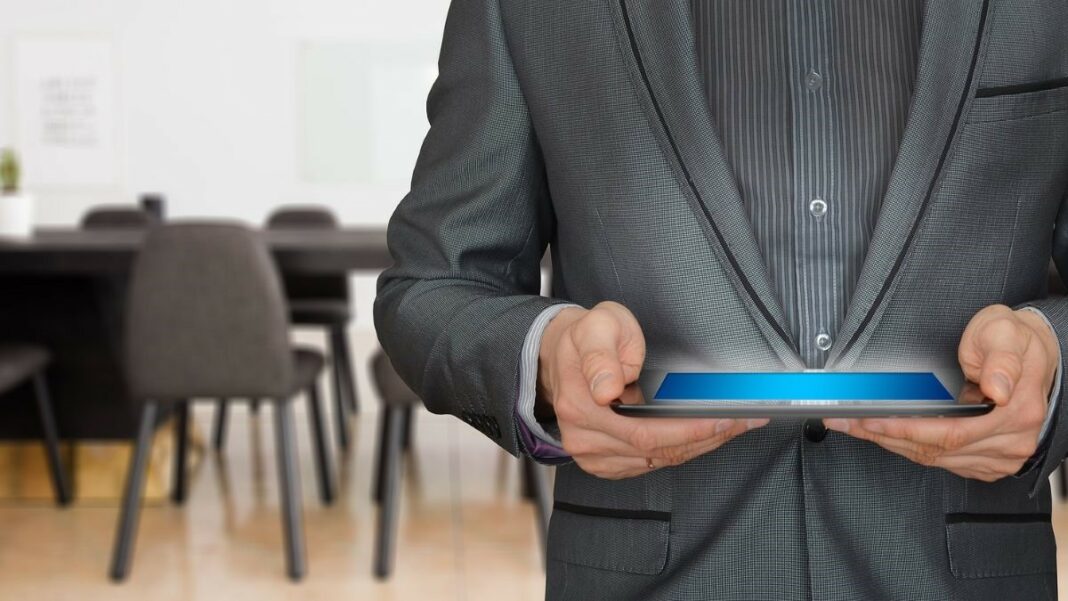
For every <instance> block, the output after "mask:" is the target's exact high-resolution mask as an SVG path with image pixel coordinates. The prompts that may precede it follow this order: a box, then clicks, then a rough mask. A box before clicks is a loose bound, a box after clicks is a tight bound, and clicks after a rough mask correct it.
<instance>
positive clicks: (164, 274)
mask: <svg viewBox="0 0 1068 601" xmlns="http://www.w3.org/2000/svg"><path fill="white" fill-rule="evenodd" d="M286 313H287V307H286V303H285V298H284V297H283V295H282V286H281V282H280V280H279V277H278V274H277V272H276V269H275V266H274V263H273V261H272V258H271V256H270V255H269V254H268V251H267V248H266V246H265V244H264V242H263V239H262V237H261V236H260V235H258V234H257V233H255V232H253V231H251V230H249V229H247V228H245V227H242V226H239V225H227V224H208V223H202V224H183V225H163V226H159V227H157V228H154V229H152V230H150V231H149V233H148V234H147V236H146V241H145V245H144V247H143V249H142V251H141V253H140V255H139V257H138V259H137V261H136V264H135V266H134V270H133V276H132V281H131V284H130V292H129V303H128V315H127V322H126V368H127V372H128V373H127V378H128V381H129V386H130V391H131V397H132V398H133V399H135V400H137V401H139V402H140V403H142V406H141V422H140V427H139V429H138V432H137V442H136V448H135V451H134V456H133V458H132V460H131V462H130V467H129V473H128V476H127V482H126V490H125V494H124V497H123V503H122V511H121V515H120V519H119V525H118V530H117V533H116V537H115V549H114V554H113V557H112V564H111V571H110V574H111V577H112V578H113V579H114V580H116V581H119V580H122V579H124V578H125V577H126V576H127V574H128V573H129V570H130V564H131V559H132V552H133V545H134V539H135V537H136V529H137V523H138V519H139V513H140V506H141V500H140V497H141V493H142V490H143V488H144V478H145V468H146V464H147V460H148V454H149V450H150V446H151V441H152V432H153V429H154V427H155V425H156V421H157V415H158V412H159V411H160V409H161V408H172V409H173V410H174V411H175V412H176V417H177V419H176V420H175V436H176V439H177V440H176V442H177V444H176V447H177V451H176V454H175V471H174V474H175V477H174V483H173V490H172V495H171V498H172V500H173V501H174V502H176V503H179V504H180V503H182V502H183V501H184V499H185V492H186V473H185V472H186V466H185V460H186V453H185V446H186V441H187V439H188V431H187V429H188V422H189V403H190V400H191V399H195V398H205V397H207V398H229V399H234V398H244V399H268V400H269V401H270V402H271V403H272V404H273V409H274V422H275V437H276V443H275V444H276V447H277V451H278V457H277V461H278V476H279V492H280V495H281V507H282V527H283V534H284V538H285V546H286V567H287V573H288V575H289V577H290V578H291V579H292V580H299V579H301V578H302V577H303V576H304V573H305V569H306V566H305V563H306V562H305V554H304V532H303V521H302V520H303V518H302V510H301V501H300V486H299V474H298V467H297V466H298V463H297V459H298V457H297V448H296V441H295V433H294V424H293V406H292V402H291V401H292V399H293V398H294V397H295V396H297V395H298V394H300V393H301V392H304V393H306V395H307V399H308V407H309V412H308V414H309V419H310V426H311V434H312V439H313V448H314V454H315V465H316V475H317V477H318V484H319V494H320V498H321V499H322V502H323V503H324V504H330V503H332V502H333V500H334V482H333V480H332V478H333V466H332V459H331V456H330V452H329V450H328V449H327V444H326V440H325V434H324V431H323V430H324V425H323V414H322V409H321V407H320V396H319V390H318V382H317V379H318V375H319V373H320V372H321V370H322V367H323V363H324V361H323V357H322V355H321V354H319V353H318V352H316V351H314V350H308V349H303V348H297V349H294V348H293V347H292V346H291V345H290V342H289V331H288V330H289V322H288V319H287V315H286Z"/></svg>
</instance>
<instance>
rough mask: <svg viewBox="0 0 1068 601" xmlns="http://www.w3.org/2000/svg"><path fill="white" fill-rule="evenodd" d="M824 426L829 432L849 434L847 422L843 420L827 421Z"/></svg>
mask: <svg viewBox="0 0 1068 601" xmlns="http://www.w3.org/2000/svg"><path fill="white" fill-rule="evenodd" d="M824 425H825V426H827V427H828V428H830V429H831V430H838V431H839V432H849V422H848V421H846V420H844V419H829V420H827V421H826V422H824Z"/></svg>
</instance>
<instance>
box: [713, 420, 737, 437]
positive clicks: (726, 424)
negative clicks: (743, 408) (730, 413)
mask: <svg viewBox="0 0 1068 601" xmlns="http://www.w3.org/2000/svg"><path fill="white" fill-rule="evenodd" d="M732 426H734V420H733V419H721V420H719V423H718V424H716V434H723V433H724V432H726V431H727V430H730V429H731V427H732Z"/></svg>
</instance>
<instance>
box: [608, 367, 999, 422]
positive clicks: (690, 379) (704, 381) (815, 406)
mask: <svg viewBox="0 0 1068 601" xmlns="http://www.w3.org/2000/svg"><path fill="white" fill-rule="evenodd" d="M969 386H970V388H969ZM978 390H979V389H978V387H977V386H975V385H974V384H967V385H966V386H965V388H964V389H962V392H961V395H960V398H959V399H958V398H954V396H953V395H952V394H951V393H950V392H949V390H948V389H947V388H946V386H945V385H944V384H943V383H942V381H941V380H939V379H938V377H937V376H936V375H935V374H934V373H932V372H820V371H812V372H669V373H667V374H665V375H664V376H663V379H662V380H661V382H660V384H659V386H658V387H657V388H656V392H655V394H654V395H653V396H652V401H650V402H647V403H646V404H643V405H624V404H621V403H616V404H614V405H613V406H612V408H613V410H615V412H616V413H619V414H620V415H627V416H633V417H721V418H749V417H753V418H760V417H796V418H806V419H807V418H825V417H856V418H862V417H920V416H925V417H969V416H976V415H984V414H986V413H989V412H990V411H991V410H992V409H993V408H994V404H993V403H992V402H990V401H989V400H987V399H985V398H983V397H982V394H981V393H978ZM646 398H649V397H648V396H647V397H646Z"/></svg>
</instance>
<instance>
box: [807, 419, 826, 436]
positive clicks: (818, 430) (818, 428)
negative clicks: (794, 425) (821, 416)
mask: <svg viewBox="0 0 1068 601" xmlns="http://www.w3.org/2000/svg"><path fill="white" fill-rule="evenodd" d="M801 432H803V433H804V435H805V438H806V439H808V441H809V442H821V441H822V440H823V439H824V438H827V426H824V425H823V421H822V420H818V419H807V420H805V425H804V426H801Z"/></svg>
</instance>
